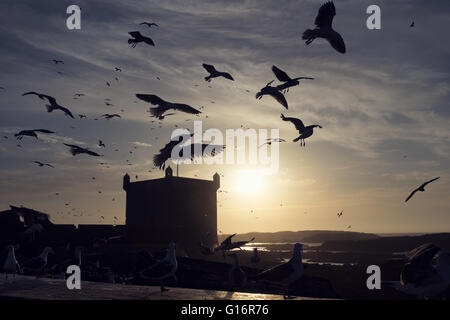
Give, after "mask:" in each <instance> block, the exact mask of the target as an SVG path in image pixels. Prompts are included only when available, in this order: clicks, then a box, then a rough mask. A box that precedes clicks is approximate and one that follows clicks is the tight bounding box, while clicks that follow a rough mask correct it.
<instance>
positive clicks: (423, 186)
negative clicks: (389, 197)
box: [405, 177, 440, 202]
mask: <svg viewBox="0 0 450 320" xmlns="http://www.w3.org/2000/svg"><path fill="white" fill-rule="evenodd" d="M439 178H440V177H437V178H434V179H431V180H429V181H427V182H425V183H423V184H422V185H421V186H420V187H418V188H417V189H414V191H412V192H411V193H410V194H409V196H408V198H406V200H405V202H407V201H408V200H409V199H411V198H412V196H413V195H414V194H415V193H416V192H417V191H420V192H424V191H425V186H426V185H427V184H429V183H431V182H433V181H436V180H437V179H439Z"/></svg>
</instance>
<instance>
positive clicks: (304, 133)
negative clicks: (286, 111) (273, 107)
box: [281, 114, 322, 147]
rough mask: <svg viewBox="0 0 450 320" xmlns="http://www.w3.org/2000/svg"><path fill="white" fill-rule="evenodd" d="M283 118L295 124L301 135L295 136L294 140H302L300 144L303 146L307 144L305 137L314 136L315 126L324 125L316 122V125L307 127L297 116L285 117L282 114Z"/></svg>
mask: <svg viewBox="0 0 450 320" xmlns="http://www.w3.org/2000/svg"><path fill="white" fill-rule="evenodd" d="M281 119H283V121H289V122H291V123H292V124H293V125H294V126H295V128H296V129H297V131H298V132H299V133H300V136H298V137H297V138H295V139H294V140H292V141H293V142H297V141H298V140H301V141H300V146H303V147H304V146H305V145H306V144H305V139H306V138H308V137H310V136H312V134H313V132H314V128H316V127H319V128H321V129H322V126H320V125H318V124H314V125H311V126H306V127H305V125H304V124H303V121H302V120H300V119H297V118H290V117H285V116H284V115H283V114H281Z"/></svg>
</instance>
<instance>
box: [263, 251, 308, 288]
mask: <svg viewBox="0 0 450 320" xmlns="http://www.w3.org/2000/svg"><path fill="white" fill-rule="evenodd" d="M302 247H303V246H302V244H300V243H296V244H295V245H294V251H293V253H292V258H291V259H290V260H289V261H288V262H285V263H282V264H279V265H277V266H275V267H273V268H270V269H268V270H265V271H263V272H261V273H259V274H257V275H256V276H255V277H254V280H265V281H272V282H276V283H280V284H282V285H284V286H285V289H286V294H287V293H289V287H290V286H291V285H292V284H293V283H294V282H296V281H297V280H299V279H300V278H301V277H302V276H303V270H304V268H303V262H302Z"/></svg>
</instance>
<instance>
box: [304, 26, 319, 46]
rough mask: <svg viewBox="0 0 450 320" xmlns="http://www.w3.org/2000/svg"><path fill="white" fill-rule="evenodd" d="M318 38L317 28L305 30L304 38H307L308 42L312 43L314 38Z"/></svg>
mask: <svg viewBox="0 0 450 320" xmlns="http://www.w3.org/2000/svg"><path fill="white" fill-rule="evenodd" d="M315 38H316V32H315V30H311V29H306V30H305V32H303V35H302V39H303V40H306V41H305V42H306V44H310V43H311V42H313V40H314V39H315Z"/></svg>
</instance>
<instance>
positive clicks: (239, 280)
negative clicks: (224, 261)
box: [228, 253, 247, 287]
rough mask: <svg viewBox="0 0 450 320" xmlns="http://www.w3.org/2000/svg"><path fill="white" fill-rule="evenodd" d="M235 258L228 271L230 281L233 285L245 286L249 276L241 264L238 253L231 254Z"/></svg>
mask: <svg viewBox="0 0 450 320" xmlns="http://www.w3.org/2000/svg"><path fill="white" fill-rule="evenodd" d="M229 257H231V258H232V259H233V265H232V266H231V269H230V271H229V272H228V281H229V282H230V285H231V286H232V287H243V286H245V285H246V283H247V276H246V275H245V272H244V270H242V268H241V267H240V266H239V260H238V256H237V254H236V253H232V254H230V255H229Z"/></svg>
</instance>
